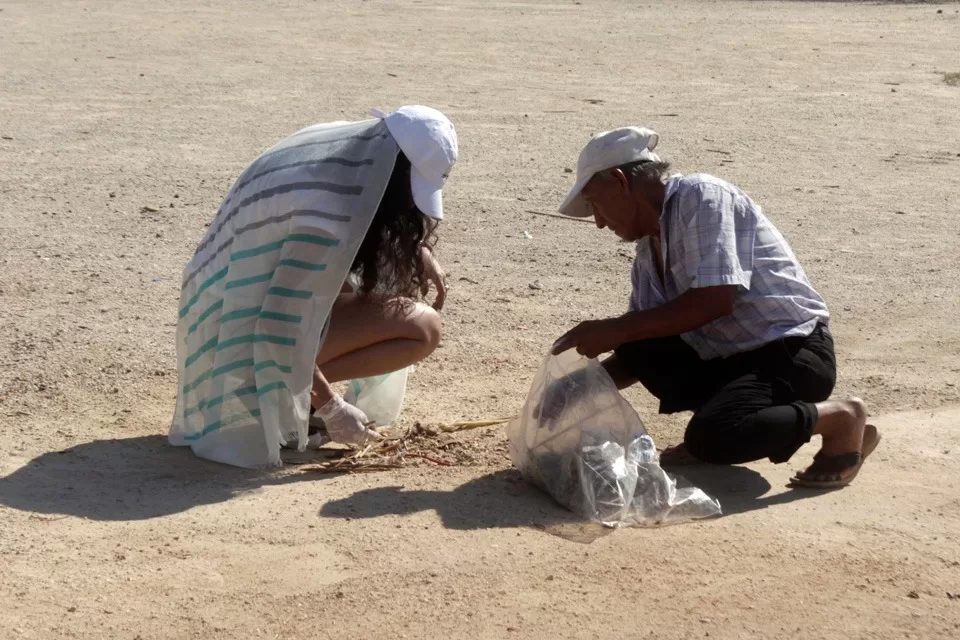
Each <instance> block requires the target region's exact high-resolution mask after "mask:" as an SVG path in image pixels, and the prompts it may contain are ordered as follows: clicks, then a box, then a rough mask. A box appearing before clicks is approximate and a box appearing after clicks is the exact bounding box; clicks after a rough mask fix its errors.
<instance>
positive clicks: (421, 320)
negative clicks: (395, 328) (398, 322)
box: [413, 305, 443, 358]
mask: <svg viewBox="0 0 960 640" xmlns="http://www.w3.org/2000/svg"><path fill="white" fill-rule="evenodd" d="M413 324H414V335H415V337H416V340H418V341H419V342H420V343H422V344H423V350H424V353H423V357H424V358H425V357H427V356H428V355H430V354H431V353H433V351H434V350H435V349H436V348H437V346H438V345H439V344H440V338H441V337H443V320H442V319H441V318H440V314H439V313H437V311H436V310H434V309H433V308H431V307H428V306H426V305H417V311H416V314H415V315H414V318H413Z"/></svg>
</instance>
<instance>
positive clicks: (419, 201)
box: [410, 167, 443, 220]
mask: <svg viewBox="0 0 960 640" xmlns="http://www.w3.org/2000/svg"><path fill="white" fill-rule="evenodd" d="M442 188H443V185H442V184H439V185H438V184H435V183H433V182H430V181H429V180H427V179H426V178H424V177H423V174H422V173H420V172H419V171H417V168H416V167H410V190H411V191H412V192H413V202H414V204H416V205H417V208H418V209H420V211H421V212H422V213H423V215H425V216H427V217H429V218H433V219H434V220H443V198H442V197H441V196H440V190H441V189H442Z"/></svg>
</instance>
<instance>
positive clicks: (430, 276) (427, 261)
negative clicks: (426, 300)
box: [420, 247, 447, 311]
mask: <svg viewBox="0 0 960 640" xmlns="http://www.w3.org/2000/svg"><path fill="white" fill-rule="evenodd" d="M420 259H421V260H422V261H423V275H425V276H426V281H425V282H424V283H423V286H422V287H421V290H420V293H422V294H423V295H424V296H426V295H427V293H428V292H429V291H430V283H433V286H435V287H436V288H437V298H436V300H434V301H433V308H434V309H436V310H437V311H440V309H442V308H443V302H444V300H446V298H447V274H446V273H444V271H443V267H441V266H440V263H439V262H437V259H436V258H434V257H433V253H432V252H431V251H430V249H428V248H426V247H420Z"/></svg>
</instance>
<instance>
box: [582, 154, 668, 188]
mask: <svg viewBox="0 0 960 640" xmlns="http://www.w3.org/2000/svg"><path fill="white" fill-rule="evenodd" d="M614 169H620V171H622V172H623V175H625V176H626V177H627V182H628V183H629V184H630V187H631V188H632V187H634V186H636V185H638V184H640V183H642V182H664V181H665V180H666V178H667V177H668V176H669V175H670V163H669V162H665V161H663V160H656V161H652V160H637V161H636V162H628V163H627V164H622V165H620V166H619V167H613V168H611V169H608V170H607V171H602V172H600V174H598V175H601V174H602V175H603V177H604V179H609V173H610V171H613V170H614Z"/></svg>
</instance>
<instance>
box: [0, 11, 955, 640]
mask: <svg viewBox="0 0 960 640" xmlns="http://www.w3.org/2000/svg"><path fill="white" fill-rule="evenodd" d="M958 11H960V6H958V5H955V4H945V5H936V6H931V5H925V4H920V5H903V4H881V5H871V4H864V3H855V4H837V3H828V4H813V3H763V2H741V3H737V2H663V3H650V4H648V5H643V4H640V3H635V2H625V1H621V2H612V1H611V2H605V1H601V0H582V1H581V2H568V1H564V2H534V1H532V0H531V1H528V2H507V1H492V2H466V1H458V0H452V1H450V2H433V1H429V0H424V1H422V2H418V1H416V0H410V1H398V2H386V1H383V0H370V1H359V0H351V1H343V0H327V1H316V2H310V1H305V0H257V1H252V0H248V1H244V2H239V1H234V2H229V1H227V0H222V1H217V0H165V1H163V2H147V1H146V0H143V1H140V0H112V1H110V2H107V1H94V0H86V1H83V0H80V1H71V2H67V1H53V0H0V136H2V138H0V260H2V264H0V327H2V331H0V565H2V569H0V638H3V640H6V639H8V638H37V639H48V638H121V639H127V640H134V639H137V638H139V639H142V640H149V639H154V638H158V639H159V638H194V637H196V638H218V639H219V638H224V639H227V638H237V639H241V638H242V639H244V640H246V639H249V638H270V639H274V638H279V639H295V638H304V639H306V638H311V639H314V638H505V637H506V638H512V637H517V638H550V639H553V638H567V637H571V638H573V637H576V638H647V637H649V638H667V639H670V638H700V637H710V638H721V639H722V638H738V639H739V638H802V639H803V640H810V639H816V638H842V639H857V638H871V639H886V638H948V637H953V638H956V637H960V540H958V537H960V430H958V423H960V387H958V385H960V292H958V287H957V282H958V281H960V251H958V249H957V244H958V240H960V233H958V214H960V197H958V195H957V193H958V190H957V186H958V178H960V127H958V125H957V122H958V120H957V114H958V113H960V87H958V86H955V83H953V84H950V83H949V82H948V81H947V80H948V79H949V78H950V77H953V76H950V75H949V74H956V73H957V72H960V13H958ZM412 102H417V103H423V104H428V105H432V106H435V107H437V108H440V109H441V110H443V111H444V112H445V113H446V114H448V115H449V116H450V117H451V119H452V120H453V121H454V122H455V123H456V126H457V128H458V131H459V134H460V139H461V161H460V162H459V163H458V165H457V167H456V170H455V172H454V174H453V176H452V179H451V182H450V184H449V189H448V190H447V192H446V194H447V195H446V197H447V200H446V202H447V222H445V223H444V224H443V227H442V241H441V245H440V257H441V259H442V261H443V262H444V264H445V265H446V267H447V268H448V270H449V271H450V275H451V282H452V284H453V288H452V291H451V293H450V297H449V298H448V306H447V309H446V310H445V318H446V320H445V322H446V335H445V339H444V342H443V345H442V348H441V349H439V350H438V351H437V352H436V353H435V354H434V356H433V357H431V358H430V359H429V360H428V361H427V362H425V363H424V364H423V365H422V366H420V367H419V368H418V370H417V372H416V374H415V375H414V376H413V377H412V380H411V384H410V388H409V394H408V403H407V406H406V410H405V414H404V421H405V424H412V423H413V422H414V421H423V422H425V423H444V422H449V421H453V420H458V419H483V418H494V417H499V416H508V415H511V414H513V413H515V412H516V411H518V409H519V407H520V406H521V404H522V402H523V399H524V396H525V394H526V391H527V388H528V385H529V382H530V380H531V378H532V377H533V374H534V373H535V371H536V368H537V367H538V365H539V362H540V360H541V358H542V356H543V354H544V352H545V349H546V348H547V345H549V344H550V342H552V341H553V340H554V339H555V338H556V337H557V336H559V335H560V333H562V332H563V331H564V330H566V329H567V328H569V327H570V326H571V325H572V324H573V323H575V322H576V321H579V320H581V319H586V318H592V317H602V316H607V315H612V314H616V313H619V312H621V311H622V310H623V309H624V307H625V304H626V299H627V295H628V289H629V283H628V275H629V267H630V260H631V254H632V250H631V247H629V246H627V245H623V244H618V243H617V241H616V240H615V238H614V237H613V236H612V235H610V234H608V233H605V232H600V231H598V230H596V229H595V228H592V227H591V226H589V225H587V224H583V223H582V222H574V221H565V220H559V219H552V218H549V217H545V216H540V215H536V214H533V213H529V211H547V212H549V211H552V210H554V209H555V207H556V205H557V204H558V203H559V201H560V200H561V198H562V197H563V195H564V193H565V191H566V190H567V189H568V188H569V186H570V185H571V184H572V182H573V175H572V174H571V173H570V172H569V171H568V170H569V169H570V168H573V167H575V164H576V155H577V152H578V151H579V149H580V147H581V146H582V145H583V143H584V142H585V141H586V140H587V139H588V137H589V136H590V134H591V133H594V132H596V131H600V130H604V129H607V128H611V127H613V126H618V125H624V124H645V125H648V126H651V127H653V128H655V129H656V130H657V131H659V132H660V134H661V135H662V140H661V147H660V149H659V150H660V151H662V155H664V156H665V157H666V158H668V159H670V160H672V161H673V163H674V165H675V167H676V168H677V169H678V170H680V171H684V172H693V171H706V172H711V173H715V174H717V175H720V176H722V177H725V178H727V179H730V180H732V181H734V182H736V183H738V184H739V185H741V186H742V187H743V188H744V189H745V190H746V191H747V192H749V193H750V194H752V195H753V196H754V198H755V199H756V200H757V201H758V202H759V203H760V204H761V205H762V206H763V207H764V209H765V211H766V212H767V213H768V215H769V216H770V217H771V218H772V219H773V220H774V221H775V222H776V224H777V225H778V226H779V227H780V229H781V230H782V231H783V232H784V234H785V235H786V236H787V237H788V238H789V240H790V241H791V243H792V245H793V247H794V249H795V250H796V252H797V253H798V255H799V256H800V258H801V260H802V262H803V263H804V265H805V266H806V268H807V270H808V273H809V275H810V276H811V278H812V279H813V281H814V283H815V284H816V286H817V287H818V288H819V289H820V290H821V291H822V293H823V294H824V295H825V296H826V298H827V299H828V301H829V303H830V305H831V309H832V311H833V328H834V333H835V336H836V339H837V343H838V357H839V361H840V367H841V371H840V381H839V385H838V393H839V394H853V393H857V394H860V395H862V396H863V397H864V399H865V400H866V401H867V402H868V404H869V406H870V408H871V411H872V414H873V419H874V420H875V422H876V424H877V425H878V426H879V427H880V428H881V430H882V431H883V433H884V436H885V438H884V441H883V443H882V444H881V446H880V448H879V449H878V451H877V453H876V454H874V457H873V458H872V459H871V460H870V461H869V462H868V463H867V465H866V466H865V467H864V470H863V472H862V473H861V474H860V477H859V478H858V479H857V481H856V482H855V483H854V485H852V486H851V487H849V488H847V489H843V490H841V491H836V492H831V493H814V492H808V491H793V490H788V489H786V488H785V482H786V479H787V478H788V477H789V475H790V473H791V471H793V470H794V469H796V468H799V467H802V466H804V465H805V464H806V463H808V462H809V460H810V456H811V455H812V454H813V453H814V451H815V443H812V444H811V445H809V446H807V447H805V448H804V449H802V450H801V452H800V454H798V456H797V457H796V458H795V459H794V460H792V461H791V462H790V463H788V464H786V465H782V466H774V465H771V464H766V463H760V464H751V465H746V466H743V467H735V468H729V469H724V468H698V469H694V470H692V471H691V473H690V474H689V475H690V476H691V477H692V478H693V479H694V480H695V481H697V482H699V483H700V484H701V486H703V487H704V488H706V489H707V490H709V491H711V492H713V493H714V494H715V495H717V496H718V497H719V499H720V500H721V502H722V503H723V505H724V509H725V511H726V515H725V516H724V517H722V518H720V519H715V520H711V521H703V522H698V523H695V524H687V525H681V526H675V527H668V528H660V529H642V530H638V529H631V530H619V531H615V532H612V533H611V532H604V531H599V530H597V529H595V528H593V527H590V526H585V525H582V524H580V523H578V522H577V521H576V520H575V519H573V518H572V517H571V516H569V515H568V514H566V513H564V512H563V511H562V510H561V509H559V508H558V507H556V506H554V505H553V504H552V503H551V502H550V501H549V500H548V499H546V498H545V497H544V496H542V495H541V494H540V493H538V492H537V491H536V490H534V489H531V488H529V487H527V486H526V485H525V484H524V483H523V482H522V481H519V479H518V478H517V476H516V474H515V473H514V472H512V471H511V470H510V463H509V461H508V459H507V457H506V446H505V437H504V434H503V432H502V430H501V429H498V428H493V429H479V430H476V431H472V432H470V433H463V434H457V435H454V436H450V437H448V438H447V439H446V440H445V441H444V444H443V447H444V449H443V452H445V453H444V454H445V455H446V454H447V453H449V455H450V458H451V459H455V460H456V461H457V462H458V464H456V465H455V466H451V467H440V466H433V465H431V464H430V463H428V462H426V461H421V463H422V464H419V465H417V466H415V467H411V468H404V469H399V470H393V471H387V472H382V473H373V474H364V475H341V476H327V475H318V474H310V473H303V472H302V471H301V470H302V469H303V467H300V466H293V465H291V466H288V467H287V468H285V469H284V470H282V471H279V472H274V473H255V472H251V471H245V470H240V469H233V468H228V467H224V466H221V465H217V464H213V463H209V462H205V461H202V460H199V459H197V458H195V457H194V456H193V455H192V454H191V453H190V452H189V451H187V450H182V449H174V448H171V447H169V446H168V445H167V443H166V438H165V434H166V429H167V426H168V423H169V419H170V416H171V414H172V411H173V404H174V389H175V385H176V371H175V361H174V330H175V322H176V315H177V314H176V309H177V297H178V279H179V276H180V272H181V269H182V267H183V265H184V264H185V262H186V261H187V259H188V258H189V256H190V255H191V254H192V252H193V250H194V247H195V245H196V243H197V241H198V239H199V238H200V237H201V235H202V234H203V232H204V225H205V224H206V223H207V222H208V221H209V220H210V219H211V217H212V216H213V213H214V212H215V210H216V208H217V206H218V204H219V201H220V199H221V198H222V196H223V194H224V193H225V191H226V190H227V188H228V187H229V185H230V184H231V183H232V181H233V180H234V178H235V177H236V176H237V175H238V173H239V172H240V171H242V169H243V168H244V167H245V166H246V165H247V163H249V162H250V161H251V160H252V159H253V158H254V157H255V156H256V155H257V154H258V153H259V152H260V151H262V150H263V149H264V148H266V147H268V146H270V145H272V144H273V143H274V142H275V141H277V140H279V139H280V138H282V137H284V136H286V135H288V134H289V133H291V132H293V131H295V130H297V129H298V128H300V127H302V126H304V125H307V124H310V123H313V122H321V121H329V120H337V119H362V118H363V117H365V116H364V113H365V111H366V109H367V108H369V107H383V108H390V107H395V106H398V105H400V104H405V103H412ZM524 232H527V234H525V233H524ZM528 235H529V236H532V237H528ZM629 397H630V399H631V400H632V401H634V402H635V403H636V405H637V406H638V408H639V409H640V411H641V414H642V415H643V417H644V419H645V421H646V423H647V426H648V427H649V428H650V430H651V432H652V433H653V435H654V436H655V438H656V439H657V441H658V443H659V444H661V445H666V444H671V443H674V442H677V441H678V440H679V439H680V436H681V433H682V427H683V421H684V419H685V416H674V417H670V418H665V417H662V416H657V415H656V414H655V412H654V404H653V402H652V401H651V399H650V398H649V396H647V395H646V394H645V393H644V392H643V391H642V390H636V391H630V392H629ZM454 454H455V455H454Z"/></svg>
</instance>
